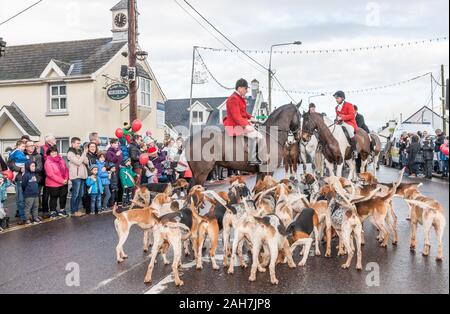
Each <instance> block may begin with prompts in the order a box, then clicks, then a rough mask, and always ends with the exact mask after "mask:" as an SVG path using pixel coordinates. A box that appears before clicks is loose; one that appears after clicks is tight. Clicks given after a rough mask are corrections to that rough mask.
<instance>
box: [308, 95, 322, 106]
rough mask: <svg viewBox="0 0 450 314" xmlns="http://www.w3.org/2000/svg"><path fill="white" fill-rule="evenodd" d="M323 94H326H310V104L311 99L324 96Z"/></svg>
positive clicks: (309, 102)
mask: <svg viewBox="0 0 450 314" xmlns="http://www.w3.org/2000/svg"><path fill="white" fill-rule="evenodd" d="M323 96H325V94H319V95H313V96H309V98H308V106H309V105H310V104H311V99H313V98H316V97H323Z"/></svg>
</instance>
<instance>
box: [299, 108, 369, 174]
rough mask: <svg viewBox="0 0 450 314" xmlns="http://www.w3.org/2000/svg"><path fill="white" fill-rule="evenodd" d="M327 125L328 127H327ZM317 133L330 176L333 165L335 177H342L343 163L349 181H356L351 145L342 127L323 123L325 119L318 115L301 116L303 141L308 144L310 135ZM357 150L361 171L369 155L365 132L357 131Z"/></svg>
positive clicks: (367, 136) (367, 139) (307, 114)
mask: <svg viewBox="0 0 450 314" xmlns="http://www.w3.org/2000/svg"><path fill="white" fill-rule="evenodd" d="M327 124H329V125H327ZM315 132H317V133H318V137H319V143H320V146H321V149H322V153H323V155H324V157H325V163H326V165H327V168H328V171H329V173H330V175H334V165H336V166H337V173H336V174H337V176H338V177H341V176H342V168H343V166H344V163H343V161H346V162H347V165H348V166H349V168H350V173H349V176H348V178H349V179H356V171H355V169H356V166H355V161H354V160H353V159H352V151H351V145H350V143H349V141H348V140H347V137H346V136H345V133H344V130H343V128H342V126H340V125H338V124H336V123H331V121H329V122H328V123H325V118H324V116H322V115H321V114H319V113H304V114H303V129H302V138H303V141H305V142H308V141H309V140H310V139H311V137H312V135H313V134H314V133H315ZM356 139H357V149H358V153H359V155H360V157H361V161H362V162H361V169H363V168H364V169H365V166H366V165H367V160H368V157H369V154H370V138H369V135H368V134H367V132H366V131H364V130H363V129H361V128H360V129H359V130H358V131H357V132H356Z"/></svg>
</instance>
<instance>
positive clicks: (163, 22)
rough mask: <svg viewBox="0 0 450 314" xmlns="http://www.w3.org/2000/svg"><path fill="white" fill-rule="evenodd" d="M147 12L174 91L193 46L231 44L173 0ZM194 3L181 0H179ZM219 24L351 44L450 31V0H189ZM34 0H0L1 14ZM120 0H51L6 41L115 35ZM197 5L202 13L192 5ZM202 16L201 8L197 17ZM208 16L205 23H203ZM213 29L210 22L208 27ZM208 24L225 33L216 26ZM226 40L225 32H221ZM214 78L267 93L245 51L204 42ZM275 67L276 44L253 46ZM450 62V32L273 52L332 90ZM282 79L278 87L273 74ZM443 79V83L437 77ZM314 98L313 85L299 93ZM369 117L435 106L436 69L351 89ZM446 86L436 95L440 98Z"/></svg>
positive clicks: (152, 0) (283, 68) (293, 79)
mask: <svg viewBox="0 0 450 314" xmlns="http://www.w3.org/2000/svg"><path fill="white" fill-rule="evenodd" d="M137 1H138V7H139V12H140V18H139V32H140V37H139V44H140V46H141V47H142V48H143V49H144V50H146V51H148V52H149V59H148V61H149V63H150V65H151V67H152V69H153V71H154V73H155V75H156V78H157V80H158V82H159V83H160V85H161V87H162V89H163V91H164V93H165V95H166V96H167V97H168V98H169V99H174V98H188V97H189V92H190V77H191V66H192V47H193V46H194V45H196V46H205V47H214V48H225V47H224V46H223V44H222V43H221V42H219V41H218V40H217V39H216V38H214V37H213V36H212V35H211V34H210V33H209V32H208V31H206V30H205V29H204V28H202V27H201V26H200V25H199V24H198V23H197V22H196V21H195V20H194V19H193V18H192V17H191V16H189V15H188V14H187V13H186V12H185V11H184V10H182V9H181V8H180V7H179V6H178V5H177V3H176V2H175V1H174V0H137ZM177 1H178V2H179V3H180V4H181V5H182V6H183V7H184V8H185V9H186V10H189V8H188V7H187V6H186V4H184V2H183V1H182V0H177ZM189 1H190V3H191V4H192V5H193V6H194V7H196V8H197V9H198V10H199V11H200V12H201V13H202V14H204V15H205V16H206V17H207V18H208V19H209V20H210V21H211V22H212V23H213V24H215V26H216V27H218V28H219V29H220V30H221V31H222V32H223V33H225V34H226V35H227V36H228V37H229V38H230V39H231V40H233V41H234V42H235V43H236V44H237V45H238V46H239V47H241V48H242V49H258V50H268V49H270V46H271V45H273V44H278V43H286V42H292V41H296V40H299V41H302V43H303V44H302V46H300V47H286V48H281V50H290V49H297V50H298V49H346V48H353V47H360V46H368V45H378V44H387V43H396V42H400V43H401V42H408V41H415V40H422V39H430V38H437V37H443V36H448V34H449V2H448V1H447V0H396V1H384V0H383V1H363V0H343V1H331V0H315V1H306V0H278V1H272V0H247V1H241V0H239V1H238V0H226V1H225V0H222V1H217V0H216V1H212V0H189ZM34 2H36V0H15V1H7V0H0V22H1V21H3V20H5V19H7V18H9V17H10V16H12V15H13V14H15V13H17V12H18V11H20V10H21V9H23V8H25V7H27V6H28V5H31V4H32V3H34ZM117 2H118V0H117V1H116V0H68V1H61V0H59V1H57V0H44V1H42V2H41V3H40V4H38V5H37V6H35V7H34V8H32V9H31V10H29V11H28V12H26V13H24V14H22V15H20V16H19V17H17V18H15V19H13V20H11V21H10V22H8V23H6V24H4V25H2V26H0V37H3V38H4V40H6V41H7V42H8V45H19V44H30V43H38V42H52V41H64V40H77V39H89V38H100V37H110V36H111V28H112V25H111V24H112V18H111V12H110V11H109V10H110V8H111V7H113V6H114V5H115V4H116V3H117ZM189 12H191V14H193V15H194V16H195V13H193V12H192V11H189ZM196 18H197V19H198V20H199V21H200V19H199V18H198V16H197V17H196ZM203 25H204V26H205V27H207V26H206V25H205V24H204V23H203ZM209 29H210V28H209ZM210 31H211V32H212V33H213V34H214V35H215V36H217V37H220V36H219V35H218V34H217V33H214V31H213V30H211V29H210ZM221 41H222V42H225V41H224V40H223V39H222V38H221ZM201 54H202V57H203V59H204V61H205V63H206V65H207V66H208V68H209V69H210V71H211V72H212V73H213V74H214V75H215V76H216V78H217V79H218V80H219V81H220V82H221V83H222V84H223V85H225V86H230V87H232V86H234V83H235V81H236V80H237V79H238V78H241V77H243V78H246V79H247V80H249V81H251V80H252V79H255V78H256V79H257V80H259V81H260V84H261V88H262V90H263V92H264V96H265V98H266V99H267V86H268V82H267V77H268V74H267V71H265V70H264V69H262V68H260V67H259V66H258V65H255V64H254V63H252V61H249V60H248V59H247V58H246V57H245V56H243V55H236V54H233V53H217V52H209V51H201ZM252 57H254V58H255V59H256V60H257V61H258V62H259V63H261V64H263V65H264V66H265V67H268V64H269V55H268V54H255V55H252ZM441 64H444V65H446V66H445V71H446V73H447V74H446V76H447V77H448V72H449V68H448V64H449V46H448V41H445V42H439V43H432V44H431V43H430V44H426V45H417V46H411V47H406V48H397V49H382V50H370V51H363V52H355V53H340V54H314V55H312V54H308V55H306V54H296V55H293V54H282V55H281V54H275V55H274V57H273V68H274V70H275V71H276V75H277V77H278V78H279V80H280V81H281V82H282V84H283V85H284V87H285V88H286V89H288V90H299V91H312V92H322V91H326V92H332V91H336V90H344V91H349V90H356V89H366V88H371V87H377V86H384V85H387V84H391V83H396V82H400V81H404V80H408V79H410V78H413V77H416V76H418V75H422V74H424V73H427V72H433V73H434V75H435V76H436V77H437V78H439V77H440V65H441ZM274 87H275V88H278V86H277V85H276V84H274ZM435 87H436V86H435ZM230 93H231V92H230V91H228V90H225V89H223V88H221V87H220V86H218V85H217V84H216V83H215V82H214V81H213V80H212V79H209V80H208V83H207V84H204V85H195V87H194V97H219V96H228V95H229V94H230ZM292 97H293V98H294V100H296V101H300V100H302V99H303V102H304V104H307V103H308V100H309V99H308V97H309V96H308V95H300V94H292ZM347 98H348V101H350V102H351V103H354V104H356V105H358V106H359V108H360V112H361V113H362V114H364V115H365V117H366V122H367V123H368V124H369V127H371V128H372V129H378V128H379V127H381V126H382V125H383V124H384V123H385V122H386V121H387V120H389V119H399V117H400V114H403V118H406V117H408V116H409V115H411V114H413V113H414V112H415V111H417V110H418V109H420V108H421V107H422V106H424V105H427V104H429V106H431V82H430V78H429V77H426V78H422V79H420V80H416V81H413V82H411V83H408V84H404V85H401V86H397V87H394V88H389V89H383V90H378V91H371V92H367V93H360V94H348V95H347ZM439 99H440V88H437V89H436V91H435V97H434V104H435V109H436V110H437V111H439V110H440V107H439ZM313 101H314V102H315V103H316V105H317V107H318V110H319V111H322V112H326V113H327V114H329V115H333V110H334V107H335V102H334V99H333V98H332V97H331V96H330V95H327V96H324V97H317V98H314V99H313ZM289 102H291V99H290V98H289V97H288V96H287V95H286V94H284V93H283V92H279V91H275V92H274V94H273V104H274V106H280V105H283V104H286V103H289Z"/></svg>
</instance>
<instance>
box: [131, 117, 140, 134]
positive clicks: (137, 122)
mask: <svg viewBox="0 0 450 314" xmlns="http://www.w3.org/2000/svg"><path fill="white" fill-rule="evenodd" d="M131 127H132V128H133V132H139V130H140V129H142V122H141V120H139V119H136V120H134V121H133V123H132V124H131Z"/></svg>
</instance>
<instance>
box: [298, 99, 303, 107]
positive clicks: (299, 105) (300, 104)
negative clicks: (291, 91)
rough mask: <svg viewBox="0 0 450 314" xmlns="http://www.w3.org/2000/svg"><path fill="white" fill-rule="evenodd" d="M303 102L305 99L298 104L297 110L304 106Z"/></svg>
mask: <svg viewBox="0 0 450 314" xmlns="http://www.w3.org/2000/svg"><path fill="white" fill-rule="evenodd" d="M302 104H303V99H302V100H301V101H300V102H299V103H298V104H297V110H300V107H301V106H302Z"/></svg>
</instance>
